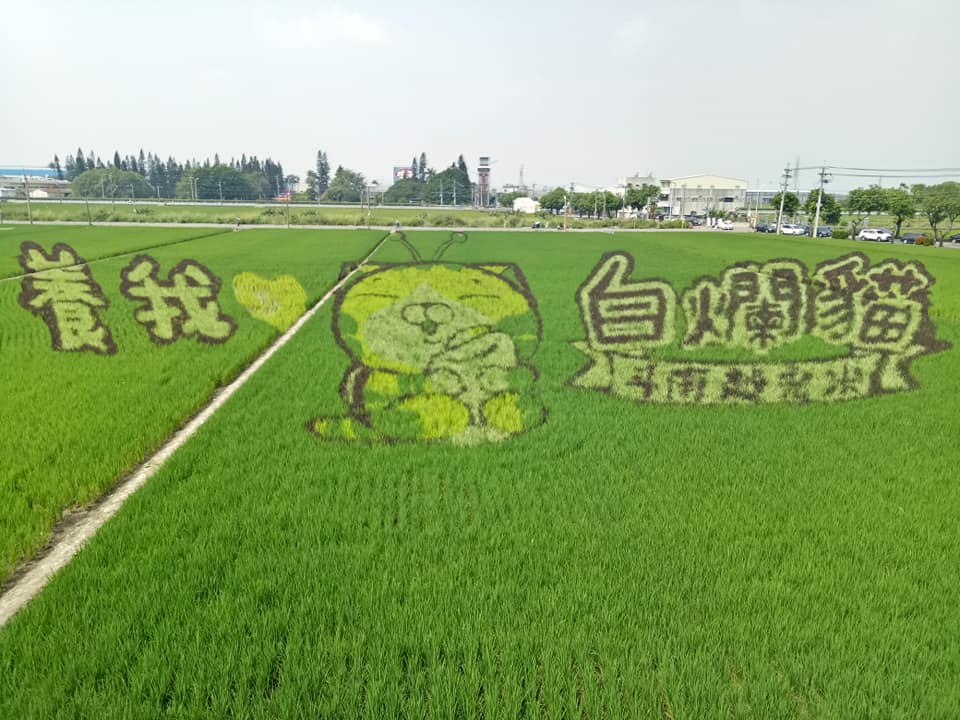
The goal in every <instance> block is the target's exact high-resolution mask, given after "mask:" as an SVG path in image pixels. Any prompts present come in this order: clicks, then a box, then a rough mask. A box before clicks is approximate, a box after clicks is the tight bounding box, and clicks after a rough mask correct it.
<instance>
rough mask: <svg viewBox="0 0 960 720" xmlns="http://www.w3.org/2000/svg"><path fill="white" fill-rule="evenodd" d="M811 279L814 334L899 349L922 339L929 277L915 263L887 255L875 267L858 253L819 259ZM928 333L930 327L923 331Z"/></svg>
mask: <svg viewBox="0 0 960 720" xmlns="http://www.w3.org/2000/svg"><path fill="white" fill-rule="evenodd" d="M814 280H815V282H816V284H817V286H818V288H819V290H818V293H817V295H816V299H815V305H814V307H815V311H814V319H815V324H814V328H813V334H815V335H818V336H819V337H822V338H823V339H825V340H828V341H830V342H834V343H843V344H846V345H849V346H850V347H852V348H855V349H858V350H868V351H879V352H887V353H903V352H906V351H908V350H910V349H911V348H912V347H914V346H915V345H921V346H922V345H924V344H925V343H924V342H922V341H921V340H922V339H921V338H920V337H919V336H920V335H922V334H924V332H923V331H924V329H925V328H927V325H928V321H927V307H928V306H929V297H928V296H929V287H930V285H931V284H932V279H931V278H930V276H929V274H928V273H927V272H926V270H924V268H923V267H922V266H921V265H919V264H918V263H912V262H909V263H902V262H900V261H897V260H885V261H884V262H882V263H879V264H878V265H875V266H874V267H870V266H869V261H868V260H867V258H866V257H865V256H863V255H861V254H859V253H856V254H853V255H849V256H847V257H845V258H841V259H840V260H835V261H831V262H827V263H822V264H821V265H819V266H818V267H817V271H816V273H815V274H814ZM927 334H929V333H927Z"/></svg>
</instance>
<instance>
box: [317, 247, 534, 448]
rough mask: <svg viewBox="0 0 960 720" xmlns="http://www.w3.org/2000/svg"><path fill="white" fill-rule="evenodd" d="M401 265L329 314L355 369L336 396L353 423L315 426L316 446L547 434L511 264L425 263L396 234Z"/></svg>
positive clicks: (374, 277) (372, 271) (520, 290)
mask: <svg viewBox="0 0 960 720" xmlns="http://www.w3.org/2000/svg"><path fill="white" fill-rule="evenodd" d="M398 237H399V241H400V242H402V243H403V245H404V247H406V248H407V249H408V250H409V251H410V253H411V260H412V262H410V263H406V264H368V265H367V266H366V267H364V268H362V269H361V271H360V273H359V276H358V279H357V280H356V281H355V282H353V283H351V284H350V285H348V286H346V287H345V288H343V289H342V290H340V292H339V294H338V295H337V300H336V303H335V305H334V309H333V313H334V321H333V329H334V333H335V335H336V339H337V343H338V345H340V346H341V347H342V348H343V349H344V350H345V351H346V352H347V354H348V355H349V356H350V357H351V359H352V363H351V366H350V368H349V369H348V370H347V372H346V374H345V375H344V378H343V382H342V384H341V394H342V396H343V398H344V401H345V402H346V403H347V404H348V406H349V412H350V416H349V417H343V418H330V417H321V418H318V419H316V420H314V421H313V422H312V424H311V427H312V429H313V431H314V432H315V433H317V435H319V436H321V437H324V438H338V439H350V440H353V439H360V438H363V437H373V438H381V439H388V440H445V441H449V442H453V443H459V444H475V443H479V442H496V441H499V440H503V439H505V438H507V437H509V436H511V435H515V434H517V433H519V432H523V431H525V430H528V429H530V428H533V427H536V426H538V425H540V424H542V423H543V421H544V418H545V410H544V408H543V406H542V405H541V404H540V402H539V401H538V399H537V397H536V392H535V382H536V370H535V368H533V367H532V366H531V365H530V364H529V363H528V361H529V359H530V358H531V357H532V355H533V354H534V352H535V351H536V348H537V345H538V344H539V341H540V318H539V316H538V315H537V306H536V301H535V300H534V299H533V297H532V295H531V294H530V290H529V287H527V284H526V280H525V278H524V276H523V273H522V271H521V270H520V268H519V267H517V266H516V265H515V264H512V263H508V264H475V265H462V264H452V263H443V262H441V261H440V259H441V258H442V255H443V253H444V251H446V250H447V248H448V247H450V245H452V244H454V243H456V242H464V241H465V240H466V235H465V234H463V233H455V234H454V235H453V236H452V237H451V239H450V240H449V241H448V242H447V243H445V244H444V245H442V246H441V247H440V248H439V249H438V251H437V253H436V255H435V258H434V260H433V261H427V262H424V261H423V260H422V259H421V258H420V256H419V254H418V252H417V250H416V248H414V247H413V245H411V244H410V243H409V242H408V241H407V240H406V236H405V235H404V234H403V233H399V234H398Z"/></svg>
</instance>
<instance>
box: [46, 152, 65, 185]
mask: <svg viewBox="0 0 960 720" xmlns="http://www.w3.org/2000/svg"><path fill="white" fill-rule="evenodd" d="M47 167H48V168H50V169H51V170H56V172H57V180H63V168H61V167H60V158H59V157H57V156H56V155H54V156H53V162H52V163H50V164H49V165H47Z"/></svg>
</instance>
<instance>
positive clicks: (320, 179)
mask: <svg viewBox="0 0 960 720" xmlns="http://www.w3.org/2000/svg"><path fill="white" fill-rule="evenodd" d="M329 187H330V162H329V161H328V160H327V153H325V152H324V151H323V150H317V172H316V187H315V189H314V191H315V192H316V194H317V197H319V196H320V195H323V194H324V193H325V192H326V191H327V188H329Z"/></svg>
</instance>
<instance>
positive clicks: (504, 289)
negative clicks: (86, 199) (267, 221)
mask: <svg viewBox="0 0 960 720" xmlns="http://www.w3.org/2000/svg"><path fill="white" fill-rule="evenodd" d="M16 232H17V233H20V234H17V235H16V236H15V237H14V238H13V240H12V241H7V240H6V239H3V240H0V243H4V244H3V245H2V246H0V247H2V248H3V250H4V252H5V253H8V254H10V255H11V259H13V258H16V256H17V255H19V254H20V251H21V247H22V245H23V243H24V242H34V243H36V244H37V245H38V246H40V248H42V250H43V252H44V253H46V254H47V255H48V256H49V255H50V254H51V253H52V251H53V248H54V246H55V244H56V243H57V242H62V243H64V244H66V245H68V246H69V247H70V248H72V249H73V250H74V251H75V252H76V253H77V254H79V255H80V257H82V258H85V259H87V260H89V262H88V263H86V265H85V267H86V270H88V271H89V275H87V273H86V272H85V271H83V270H82V269H81V270H78V271H76V273H75V276H76V277H81V276H82V277H83V278H87V280H85V282H87V281H88V280H89V279H90V278H92V281H93V282H95V283H96V284H97V286H98V287H99V293H100V295H102V297H103V298H104V303H105V304H97V305H94V306H92V312H94V314H95V316H96V317H97V318H98V319H99V321H100V322H101V323H102V325H103V326H104V327H105V328H109V330H110V332H111V337H112V340H113V342H114V344H115V345H116V348H117V352H116V353H113V354H104V353H99V352H95V351H93V350H82V351H65V350H56V349H54V348H53V346H52V335H51V333H50V330H49V327H48V325H47V324H46V320H45V318H44V316H43V315H42V314H41V313H39V312H38V313H34V312H33V311H32V310H28V309H27V308H25V307H23V306H22V305H21V304H20V303H19V300H18V298H19V296H20V294H21V293H22V292H23V286H24V280H25V279H26V278H22V277H21V278H17V279H12V280H9V281H3V282H0V333H2V334H0V370H2V374H0V382H2V391H3V393H4V398H5V402H4V403H3V406H0V421H2V422H0V427H2V428H3V429H4V431H5V433H4V436H3V439H2V443H4V444H3V445H0V450H2V457H3V460H4V463H3V465H2V466H0V474H2V477H0V480H2V484H0V488H2V490H0V492H3V493H5V494H4V496H3V497H2V498H0V499H2V500H3V502H0V513H5V514H4V515H3V516H2V517H3V522H2V524H0V528H2V533H3V538H4V545H5V546H9V547H13V546H14V545H15V543H12V542H10V541H8V540H7V539H6V538H8V537H9V536H11V535H12V534H13V533H12V531H11V530H8V529H16V528H28V527H30V528H34V529H35V526H34V525H33V521H32V520H29V518H30V517H31V516H30V515H29V514H28V513H26V512H17V513H14V512H11V511H10V510H9V509H5V508H12V507H21V508H26V507H29V506H30V505H29V503H27V502H26V501H18V498H23V497H27V493H28V492H33V495H32V496H30V497H31V501H32V502H34V498H37V497H40V496H41V494H42V493H46V496H47V500H46V504H47V507H48V508H56V510H51V511H50V513H52V514H53V515H54V516H55V517H56V516H58V514H59V513H60V512H62V511H63V510H64V509H65V508H67V509H70V508H75V507H77V506H81V507H82V506H83V505H84V504H85V503H88V502H94V501H95V500H90V498H96V497H100V496H101V495H102V494H103V493H105V492H108V491H109V490H110V488H111V487H112V485H113V484H114V483H115V482H117V481H118V480H119V479H120V478H122V477H123V476H124V474H125V473H126V472H128V469H129V467H130V466H131V465H133V464H135V463H136V462H138V461H140V460H138V459H142V458H143V457H144V456H147V455H149V453H150V452H151V450H152V449H153V448H155V447H156V446H157V444H158V443H160V442H162V441H163V440H164V438H166V437H168V436H169V434H170V433H171V432H173V430H174V429H176V428H177V427H179V426H180V425H181V424H182V423H183V422H184V421H185V418H187V417H189V416H191V414H192V413H194V412H196V410H197V408H198V407H199V406H201V405H202V404H203V403H204V402H205V401H206V400H207V399H208V398H209V397H210V396H211V395H213V394H216V393H217V392H218V389H219V388H222V386H223V384H224V383H225V382H229V381H230V380H231V378H234V377H235V376H236V375H237V373H239V372H240V370H241V369H242V368H243V367H245V366H247V365H248V364H249V363H250V362H251V360H252V358H254V357H256V356H258V355H259V354H260V353H261V352H262V351H263V349H264V348H265V347H267V346H268V345H269V344H270V343H271V342H273V340H274V339H275V338H277V337H278V335H279V334H280V333H281V332H283V331H284V329H290V330H293V331H295V332H292V333H291V334H290V335H289V339H288V341H287V342H286V344H284V345H283V346H282V347H280V348H279V349H277V350H276V352H275V353H274V354H273V355H272V356H271V357H270V359H269V360H267V361H266V362H265V363H264V364H263V365H262V366H260V368H259V369H258V370H257V372H255V373H254V374H252V375H251V376H250V377H249V380H248V381H246V382H245V384H243V385H242V386H241V387H239V389H237V390H236V392H235V393H234V394H233V395H232V396H231V397H230V399H229V400H227V401H226V403H225V404H223V406H222V407H220V409H219V410H218V411H217V412H216V413H214V414H213V415H212V416H211V417H210V418H209V419H208V420H207V422H206V423H205V424H203V425H202V426H201V427H200V428H199V430H197V432H196V433H195V434H194V435H193V436H192V437H191V438H190V439H189V440H187V441H186V442H185V444H183V445H182V447H180V448H179V449H178V450H177V451H176V452H175V453H174V454H173V455H172V456H171V457H170V458H169V459H168V460H167V461H166V462H165V464H164V465H163V466H162V467H161V468H160V469H159V471H158V472H157V473H156V474H155V475H154V476H153V477H152V478H151V479H150V480H149V482H147V483H146V484H145V485H144V486H143V487H142V488H141V489H140V490H138V491H137V492H136V493H135V494H133V495H132V496H131V497H130V498H129V500H128V501H127V502H126V503H125V504H124V505H123V507H122V508H121V509H120V510H119V512H118V513H117V514H116V515H115V516H114V517H113V518H112V519H111V520H109V522H107V523H106V524H105V525H104V526H103V527H102V528H101V529H100V530H99V532H98V533H97V534H96V535H95V536H94V537H93V538H92V539H91V540H90V542H89V543H88V544H87V545H86V546H85V547H84V548H83V549H82V550H81V551H80V552H79V554H77V556H76V557H75V558H74V559H73V560H72V561H71V562H70V563H69V564H68V565H67V566H66V567H64V568H63V569H62V570H61V571H60V572H58V573H57V574H56V576H54V577H53V579H52V581H51V582H50V584H49V585H48V586H47V587H46V588H45V589H44V590H43V591H42V592H41V593H40V594H39V595H37V596H36V597H35V598H34V599H33V600H31V601H30V602H29V604H27V605H26V606H25V607H24V608H23V609H22V610H20V611H19V612H18V613H17V614H16V615H15V616H14V617H13V618H12V619H11V620H10V621H9V622H8V623H6V624H5V625H4V626H2V627H0V717H78V718H79V717H105V718H125V717H237V718H268V717H269V718H273V717H331V718H332V717H345V718H346V717H350V718H353V717H367V718H381V717H442V718H447V717H463V718H468V717H469V718H474V717H485V718H489V717H511V718H532V717H537V718H562V717H565V718H655V719H657V720H662V719H663V718H700V717H721V718H754V717H756V718H769V717H778V718H819V717H865V718H896V717H929V718H950V717H953V716H955V715H956V708H957V707H960V690H958V688H960V646H958V643H957V642H956V641H955V638H957V637H960V608H958V605H957V603H956V596H957V589H958V588H960V564H958V563H957V562H956V558H957V557H960V532H958V530H957V523H956V518H957V516H958V511H960V490H958V487H957V481H956V476H957V473H956V467H957V464H958V461H960V451H958V450H957V444H956V428H957V426H956V418H957V415H958V413H957V411H958V409H960V401H958V400H957V398H958V397H960V356H958V354H957V349H956V348H957V343H958V341H960V255H957V254H955V253H954V252H953V251H950V250H948V249H944V250H940V249H935V248H921V247H909V246H881V245H875V244H865V243H858V244H854V243H853V241H839V240H832V239H829V238H802V239H800V238H796V239H794V238H785V237H775V236H767V235H762V236H758V235H739V234H736V233H709V232H704V233H666V232H664V233H659V232H643V233H619V232H618V233H615V234H610V233H549V232H545V233H523V232H499V231H497V232H470V233H469V236H468V237H467V236H463V235H459V234H456V235H451V234H450V233H449V232H431V231H416V230H410V231H407V232H404V233H400V232H395V233H393V234H391V235H389V236H386V237H385V233H360V234H354V233H353V232H339V231H335V232H331V233H330V234H326V233H324V234H311V231H297V230H291V231H279V230H277V231H273V230H250V231H242V232H238V233H229V232H228V233H224V234H222V235H216V236H212V237H206V238H201V239H197V240H196V241H193V240H189V241H185V242H183V243H179V244H176V245H172V246H169V247H168V246H166V245H163V246H161V245H160V244H158V243H151V244H150V246H145V245H144V246H141V247H130V245H131V244H134V245H135V244H139V243H132V242H131V243H125V242H124V241H123V240H122V239H119V238H113V237H111V238H108V240H109V246H110V248H111V249H116V248H120V249H121V251H119V255H118V254H116V253H117V251H116V250H114V251H113V252H111V253H98V252H97V250H96V247H95V242H92V241H93V238H91V237H87V238H83V242H80V241H79V240H77V239H76V238H72V237H70V235H69V233H67V234H65V235H60V236H57V237H55V236H54V235H55V234H49V235H48V234H47V233H48V232H49V231H48V230H47V229H42V233H38V234H36V235H31V236H28V235H27V234H26V232H25V231H20V230H17V231H16ZM261 233H262V234H261ZM3 235H4V236H11V235H15V233H14V232H6V233H3ZM152 240H155V238H151V241H152ZM83 243H86V244H83ZM107 255H109V256H107ZM121 255H122V256H121ZM137 256H148V257H150V258H153V259H154V260H155V261H156V265H157V268H156V273H153V269H154V266H153V265H152V264H150V263H146V264H142V263H137V264H135V263H134V259H135V258H136V257H137ZM92 258H98V259H92ZM186 260H192V261H193V262H194V263H196V266H190V267H192V268H194V269H193V270H191V271H190V272H189V273H188V275H187V276H186V277H184V278H182V279H181V280H179V281H178V277H180V276H179V275H178V274H177V273H176V272H174V273H173V274H172V275H171V272H172V271H173V270H175V269H176V268H178V266H180V264H181V263H183V262H184V261H186ZM131 266H133V269H138V268H139V269H140V272H139V273H134V272H133V269H131V270H130V272H128V273H127V275H126V277H127V278H128V279H131V280H135V281H136V282H137V283H138V284H137V286H136V287H138V288H139V289H137V290H135V291H134V297H128V295H126V294H124V292H123V290H122V287H121V286H122V285H123V283H124V274H123V273H124V270H126V269H127V268H130V267H131ZM201 267H202V268H203V269H205V270H206V271H209V274H207V273H206V272H203V271H201V270H200V269H199V268H201ZM181 270H182V271H184V272H186V271H187V268H186V267H183V268H181ZM194 271H196V272H194ZM20 274H23V273H22V272H21V273H20ZM150 278H153V282H154V283H155V287H154V285H150V284H149V283H147V285H146V287H147V288H149V292H147V290H146V289H144V287H143V286H142V285H141V283H142V281H145V280H147V279H150ZM190 278H192V279H190ZM39 279H41V278H40V277H39V273H37V274H35V275H34V276H32V280H34V281H36V280H39ZM214 279H216V281H217V282H218V283H219V285H217V283H215V282H214ZM178 282H179V283H180V285H178ZM181 285H182V286H183V287H186V288H188V289H189V290H190V292H191V293H193V294H194V297H197V298H199V299H198V300H197V303H198V304H202V303H209V302H213V301H215V305H216V313H214V309H213V308H212V307H211V308H210V309H209V311H208V312H209V317H210V318H211V319H213V318H220V317H225V318H230V319H231V320H232V321H233V323H235V329H234V331H233V334H232V335H231V336H230V337H229V338H228V339H226V340H225V341H224V342H205V341H203V340H202V339H201V338H200V334H199V330H194V329H192V327H191V326H189V325H188V324H186V323H185V322H184V323H180V333H181V334H180V335H178V339H177V340H175V341H173V342H170V343H158V342H155V341H154V340H153V339H152V337H151V334H150V327H148V324H145V323H148V321H150V320H153V319H155V318H154V317H153V316H150V315H146V316H145V315H142V313H143V312H145V311H155V310H156V309H158V307H159V304H157V307H154V306H153V305H148V304H147V303H146V302H145V298H146V297H147V296H153V294H167V293H170V292H172V291H173V290H174V289H177V288H178V287H180V286H181ZM214 286H217V287H218V288H219V289H218V290H217V292H215V293H214V292H212V288H214ZM301 290H302V292H301ZM178 292H179V291H178ZM100 295H97V297H99V296H100ZM93 296H94V295H93V293H92V291H91V293H90V297H93ZM324 297H326V298H328V299H327V300H326V301H325V302H322V303H319V301H320V300H322V299H323V298H324ZM181 302H182V301H181ZM318 303H319V304H318ZM164 304H165V305H166V306H167V307H168V308H169V310H166V309H165V308H159V309H161V310H165V311H166V312H168V313H169V312H173V311H176V310H181V312H182V308H180V306H179V305H177V304H176V303H175V302H170V303H167V302H166V301H164ZM188 306H189V305H188V303H183V307H184V308H185V307H188ZM205 307H209V306H205ZM137 313H141V315H140V316H139V317H138V315H137ZM294 318H296V319H294ZM177 322H180V321H177ZM224 322H226V321H224ZM175 324H177V323H175V322H173V321H171V322H170V327H171V328H172V327H173V325H175ZM159 327H160V326H155V327H154V329H155V330H156V329H157V328H159ZM204 327H206V326H205V325H204ZM164 332H166V330H164ZM171 332H173V330H171ZM162 335H163V333H161V336H162ZM14 351H15V352H14ZM32 365H37V366H38V367H37V368H36V369H35V370H34V369H32V367H31V366H32ZM41 371H43V373H44V375H42V376H41V375H37V374H34V373H39V372H41ZM61 376H62V377H63V378H64V379H63V380H58V379H57V378H60V377H61ZM40 377H48V378H49V379H50V381H49V387H48V386H45V385H44V384H43V383H42V382H38V380H39V378H40ZM8 378H16V380H15V381H12V380H8ZM87 378H89V379H87ZM77 383H79V386H78V387H76V388H73V387H72V384H77ZM84 383H88V384H87V385H84ZM107 386H109V387H111V388H113V387H115V388H117V389H116V391H115V392H116V393H118V394H119V395H120V397H119V398H115V399H111V400H109V401H108V400H107V399H106V398H104V397H101V396H106V395H108V393H106V392H105V391H103V388H104V387H107ZM84 387H86V388H87V389H86V390H85V391H83V392H81V389H82V388H84ZM137 397H139V398H141V401H140V402H139V403H138V402H136V401H134V400H133V398H137ZM57 398H59V402H61V403H63V405H64V407H66V408H69V412H65V413H59V414H57V415H55V416H51V414H50V413H49V412H42V411H41V408H45V409H47V410H48V409H49V407H51V403H54V404H55V403H56V401H57ZM9 402H12V403H14V404H15V406H16V412H15V413H14V412H13V411H11V410H10V409H8V406H9ZM144 405H147V406H148V410H146V411H145V410H144ZM35 407H36V408H37V409H36V410H34V409H33V408H35ZM158 415H159V416H160V417H162V418H163V422H160V421H158V418H157V417H156V416H158ZM74 418H76V420H74ZM58 424H59V425H60V431H59V435H58V434H57V433H54V432H53V428H54V427H55V426H56V425H58ZM10 428H13V429H14V433H13V434H11V433H9V431H8V429H10ZM124 428H126V430H124ZM121 430H123V432H121ZM84 433H86V434H84ZM34 437H37V438H38V440H37V441H36V442H31V438H34ZM74 437H76V440H72V441H71V440H70V439H71V438H74ZM51 438H54V440H53V441H51ZM21 448H22V449H23V454H25V455H27V456H29V457H30V458H31V462H29V463H26V462H17V461H16V459H17V458H19V457H20V455H19V454H18V453H20V452H21ZM10 458H13V459H14V461H15V462H14V463H13V464H11V463H10V462H9V459H10ZM111 458H112V459H111ZM34 467H40V468H45V469H43V470H33V469H32V468H34ZM51 468H55V470H51ZM83 478H97V479H98V480H97V483H96V485H95V486H90V487H87V486H86V485H84V483H83V482H81V480H82V479H83ZM55 481H57V482H55ZM54 488H60V489H59V491H58V493H59V494H55V493H54V492H53V490H54ZM78 488H79V489H80V490H81V491H80V492H78V491H77V489H78ZM78 498H81V499H78ZM17 502H20V505H17ZM34 504H36V503H35V502H34ZM18 533H19V534H20V536H21V537H23V538H26V537H27V536H28V534H29V533H27V532H25V531H18ZM30 537H40V540H39V541H34V542H33V543H32V544H31V543H30V542H26V541H24V542H22V543H20V544H19V545H18V546H17V547H19V548H20V549H19V550H18V551H17V553H14V556H16V557H18V558H27V557H30V556H31V553H33V552H34V551H35V550H34V548H35V547H36V545H37V543H38V542H42V541H43V538H44V537H46V535H44V533H43V532H39V533H34V534H33V535H30ZM23 562H25V561H24V560H18V561H17V562H16V563H15V564H18V565H19V564H22V563H23ZM14 572H15V571H11V573H14Z"/></svg>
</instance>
